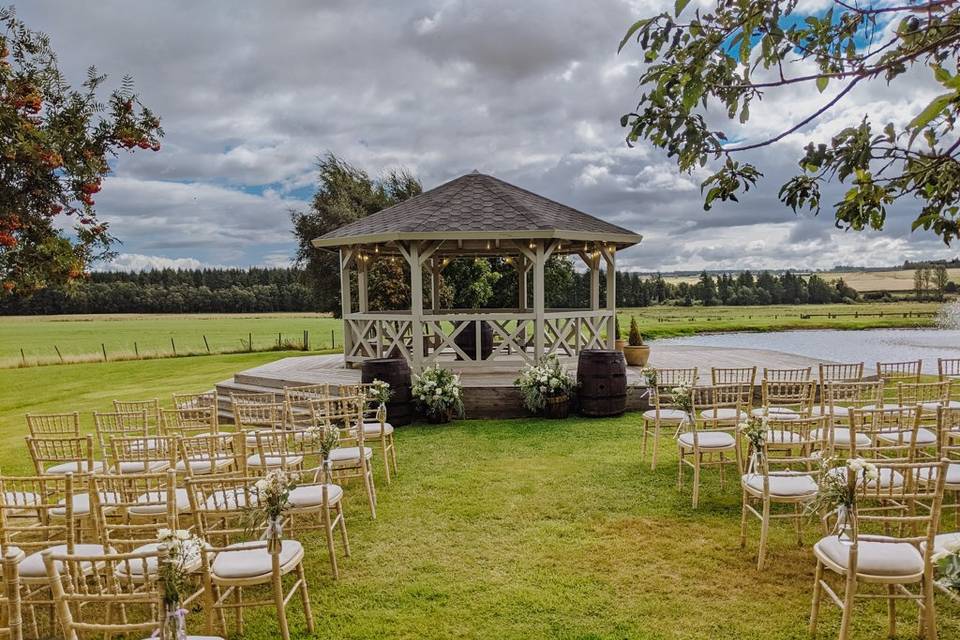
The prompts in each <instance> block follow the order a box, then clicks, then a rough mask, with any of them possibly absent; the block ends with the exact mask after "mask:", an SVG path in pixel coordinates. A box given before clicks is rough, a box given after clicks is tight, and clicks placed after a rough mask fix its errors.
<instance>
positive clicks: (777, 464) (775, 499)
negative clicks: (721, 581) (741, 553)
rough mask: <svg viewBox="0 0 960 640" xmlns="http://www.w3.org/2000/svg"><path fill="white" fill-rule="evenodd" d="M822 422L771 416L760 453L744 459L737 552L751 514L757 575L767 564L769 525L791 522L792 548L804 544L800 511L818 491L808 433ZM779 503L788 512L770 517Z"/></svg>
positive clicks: (812, 439) (812, 441) (816, 463)
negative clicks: (756, 524)
mask: <svg viewBox="0 0 960 640" xmlns="http://www.w3.org/2000/svg"><path fill="white" fill-rule="evenodd" d="M825 421H826V418H823V417H820V418H808V417H804V418H799V417H798V418H792V419H782V418H778V417H771V418H769V421H768V431H767V434H766V436H765V438H764V442H763V443H762V445H761V450H760V451H759V452H752V453H754V454H757V453H759V455H751V456H748V460H749V463H750V466H748V468H747V471H746V473H744V474H743V475H742V476H741V477H740V487H741V490H742V497H741V501H742V502H741V510H740V548H741V549H743V548H745V547H746V545H747V520H748V516H749V515H750V514H752V515H754V516H755V517H756V518H758V519H759V520H760V545H759V547H758V550H757V570H758V571H762V570H763V567H764V564H765V561H766V554H767V538H768V537H769V531H770V522H771V521H772V520H793V522H794V525H795V527H796V532H797V544H798V545H802V544H803V537H802V532H803V519H804V516H805V513H804V510H805V509H804V506H805V505H806V504H807V503H809V502H810V501H811V500H812V499H813V498H814V497H816V495H817V491H818V490H819V484H818V483H819V475H820V467H819V459H817V458H814V457H813V452H814V450H815V448H816V445H817V439H816V438H815V437H814V436H813V435H812V433H813V431H814V430H816V429H822V428H823V425H824V422H825ZM755 503H756V506H754V505H755ZM778 504H783V505H789V507H790V511H786V512H782V513H774V512H773V507H774V506H775V505H778Z"/></svg>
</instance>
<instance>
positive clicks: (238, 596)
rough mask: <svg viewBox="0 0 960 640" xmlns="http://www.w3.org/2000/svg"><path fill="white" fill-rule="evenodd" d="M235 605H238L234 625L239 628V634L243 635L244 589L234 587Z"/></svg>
mask: <svg viewBox="0 0 960 640" xmlns="http://www.w3.org/2000/svg"><path fill="white" fill-rule="evenodd" d="M233 603H234V604H235V605H237V608H236V613H235V614H234V616H233V618H234V623H235V624H236V627H237V634H238V635H241V636H242V635H243V587H234V588H233Z"/></svg>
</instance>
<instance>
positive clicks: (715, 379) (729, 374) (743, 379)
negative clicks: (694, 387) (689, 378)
mask: <svg viewBox="0 0 960 640" xmlns="http://www.w3.org/2000/svg"><path fill="white" fill-rule="evenodd" d="M756 380H757V368H756V367H710V382H711V384H715V385H716V384H749V385H750V386H751V387H752V386H754V384H756ZM692 384H696V381H694V382H693V383H692Z"/></svg>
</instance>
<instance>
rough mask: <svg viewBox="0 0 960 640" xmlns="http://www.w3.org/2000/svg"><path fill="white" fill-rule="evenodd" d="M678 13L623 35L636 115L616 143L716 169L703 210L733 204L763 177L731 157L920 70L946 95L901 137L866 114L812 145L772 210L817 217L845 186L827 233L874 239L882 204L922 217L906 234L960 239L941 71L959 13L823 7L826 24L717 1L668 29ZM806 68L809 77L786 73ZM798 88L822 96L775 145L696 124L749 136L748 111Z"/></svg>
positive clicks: (945, 7)
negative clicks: (645, 146) (642, 143)
mask: <svg viewBox="0 0 960 640" xmlns="http://www.w3.org/2000/svg"><path fill="white" fill-rule="evenodd" d="M686 5H687V2H686V1H685V0H678V1H677V2H676V4H675V7H674V13H673V14H671V13H669V12H662V13H660V14H658V15H654V16H650V17H646V18H643V19H642V20H639V21H637V22H635V23H634V24H633V25H631V26H630V28H629V29H628V30H627V33H626V35H625V36H624V38H623V40H622V41H621V43H620V49H621V50H623V48H624V47H626V46H627V44H628V43H629V42H630V41H631V40H636V42H637V43H638V45H639V47H640V50H641V52H642V56H643V62H644V63H645V67H644V70H643V72H642V74H641V76H640V86H641V89H642V92H643V93H642V95H641V98H640V102H639V104H638V106H637V109H636V111H633V112H630V113H627V114H625V115H624V116H623V117H622V118H621V125H622V126H623V127H625V128H626V129H627V136H626V138H627V143H628V144H630V145H633V144H634V143H636V142H637V141H639V140H641V139H643V140H646V141H647V142H649V143H651V144H652V145H654V146H655V147H658V148H661V149H663V150H664V151H665V152H666V153H667V155H668V156H669V157H670V158H673V159H674V161H675V162H676V163H677V166H678V167H679V169H680V170H681V171H684V172H693V171H699V170H700V169H701V168H702V167H706V166H707V165H708V164H711V163H714V162H718V161H722V162H721V164H720V166H719V167H718V168H715V169H714V170H713V173H712V174H711V175H709V176H708V177H707V178H706V179H705V180H703V182H702V185H701V189H702V191H703V193H704V209H707V210H709V209H710V208H711V206H713V204H714V202H715V201H717V200H719V201H721V202H723V201H728V200H729V201H733V202H736V201H737V198H738V195H739V194H741V193H743V192H746V191H749V189H750V188H751V187H752V186H753V185H754V184H756V182H757V181H758V180H759V179H760V178H761V177H762V173H761V171H760V169H759V168H757V167H756V166H754V165H753V164H752V163H750V162H743V161H740V160H737V159H736V158H737V156H739V155H740V154H742V153H745V152H749V151H751V150H753V149H758V148H761V147H765V146H768V145H773V144H775V143H777V142H779V141H780V140H782V139H783V138H786V137H787V136H789V135H790V134H793V133H796V132H799V131H802V130H803V129H804V128H805V127H806V126H808V125H811V124H814V123H815V122H816V121H818V120H819V119H820V118H821V117H829V115H826V114H829V112H830V111H831V110H832V109H833V108H834V107H836V106H837V105H839V104H841V103H842V102H843V100H844V98H845V96H847V94H848V93H849V92H850V91H851V90H852V89H853V88H854V87H855V86H856V85H858V84H860V83H874V84H880V83H884V85H886V86H888V87H889V88H887V89H886V90H887V91H902V90H903V89H910V88H911V87H910V85H909V84H907V85H906V86H904V87H902V88H900V87H895V86H894V85H893V83H894V81H895V80H897V79H898V78H900V76H904V75H905V74H907V73H908V72H909V71H911V70H912V69H914V68H915V67H921V68H922V67H927V68H928V72H929V73H930V74H931V76H932V79H933V80H934V81H935V82H937V83H939V84H940V85H941V86H942V87H943V89H944V91H943V92H942V93H940V94H939V95H937V96H936V97H935V98H934V99H933V100H931V101H930V103H929V104H927V105H926V106H925V107H924V108H923V109H922V110H920V112H919V113H917V114H915V115H914V117H913V118H912V120H910V122H909V123H908V124H907V125H906V126H899V127H898V126H896V125H894V124H893V123H886V124H885V125H883V124H878V123H874V122H872V121H871V119H870V116H869V114H868V115H865V116H864V118H863V120H862V121H861V122H860V124H859V125H857V126H853V127H848V128H846V129H844V130H843V131H841V132H839V133H838V134H836V135H835V136H833V137H832V138H831V139H830V140H829V141H811V142H810V143H809V144H808V145H807V146H806V148H805V153H804V155H803V156H802V157H801V158H799V159H798V164H799V168H800V172H799V173H798V174H797V175H795V176H793V177H791V178H789V179H788V180H787V181H786V182H785V183H784V184H783V185H782V187H781V188H780V191H779V198H780V200H781V201H782V202H783V203H784V204H785V205H787V206H788V207H790V208H791V209H792V210H793V211H795V212H796V211H798V210H801V209H806V210H809V211H813V212H815V213H819V211H820V207H821V201H820V193H821V187H822V185H823V184H825V183H827V182H830V181H832V180H837V181H838V182H840V183H842V184H847V185H849V188H848V189H847V191H846V193H845V194H844V196H843V199H842V200H840V202H837V203H836V204H835V206H834V215H835V217H836V224H837V226H838V227H841V228H848V229H854V230H858V231H859V230H863V229H868V228H870V229H881V228H883V226H884V223H885V221H886V214H887V210H888V208H889V207H890V206H891V205H892V204H893V203H894V202H896V201H898V200H900V199H904V198H914V199H916V200H917V201H919V206H920V213H919V215H918V216H917V218H916V219H915V220H914V222H913V228H914V229H918V228H923V229H928V230H932V231H933V232H934V233H935V234H937V235H939V236H940V237H941V238H942V239H943V241H944V242H945V243H947V244H949V243H950V242H951V240H953V239H954V238H956V237H958V235H960V205H958V204H957V202H958V201H960V156H958V153H960V141H957V140H956V137H957V136H956V133H955V131H954V127H955V125H956V121H957V116H958V112H960V76H958V75H956V74H955V73H954V72H953V71H951V69H950V68H947V67H948V66H950V67H955V62H956V58H957V54H958V53H960V7H957V5H956V4H954V3H945V2H940V1H937V0H921V1H920V2H918V3H903V4H900V5H896V6H886V5H883V6H881V5H877V4H875V3H866V4H855V3H846V2H841V1H840V0H833V2H832V4H831V6H830V7H829V8H828V9H827V10H826V11H822V10H821V8H820V7H811V8H809V9H805V10H804V12H802V13H798V12H797V11H796V9H797V2H796V0H790V1H788V2H768V1H767V0H742V1H740V2H718V3H717V4H716V5H715V6H714V8H713V9H712V10H710V11H703V10H697V11H696V12H693V14H692V15H690V12H687V14H686V15H685V18H684V20H680V19H679V17H680V14H681V13H682V12H684V9H685V8H686ZM889 23H892V24H894V25H896V29H895V31H894V32H893V33H892V34H891V33H890V32H889V31H888V30H887V29H885V26H886V25H887V24H889ZM798 62H802V63H804V64H803V65H799V64H797V63H798ZM810 65H813V66H814V68H815V72H813V73H810V74H807V75H800V74H798V73H792V72H791V70H792V69H796V68H806V67H809V66H810ZM954 71H955V69H954ZM901 80H902V79H901ZM804 84H808V85H809V86H810V87H811V89H816V91H817V92H818V93H820V94H824V100H823V104H822V106H821V107H820V108H818V109H817V110H816V111H815V112H814V113H813V114H811V115H809V116H807V117H805V118H803V119H801V120H799V121H798V122H796V123H795V124H793V125H792V126H790V127H789V128H787V129H785V130H784V131H782V132H780V133H778V134H776V135H773V136H770V137H768V138H761V139H758V140H754V141H750V140H747V141H743V142H741V141H739V140H738V141H737V142H731V141H730V138H732V137H734V136H733V135H731V136H728V135H727V133H726V132H724V131H723V130H722V129H719V128H714V127H713V126H711V124H710V123H708V121H707V118H706V115H707V113H708V112H709V113H712V114H715V113H717V112H723V113H725V114H726V116H727V118H728V119H729V120H735V121H737V122H738V123H739V124H740V125H745V124H748V123H749V121H750V106H751V104H752V103H753V101H754V100H759V99H762V98H763V97H765V96H766V95H767V94H768V92H773V91H776V90H778V89H782V88H785V87H791V86H793V85H804ZM832 88H834V89H835V90H834V91H830V90H831V89H832ZM876 90H877V91H883V90H884V89H883V88H882V87H878V88H877V89H876ZM712 122H713V120H711V123H712ZM735 126H736V125H735ZM743 137H744V136H743V135H742V134H740V132H737V134H736V138H738V139H740V138H743Z"/></svg>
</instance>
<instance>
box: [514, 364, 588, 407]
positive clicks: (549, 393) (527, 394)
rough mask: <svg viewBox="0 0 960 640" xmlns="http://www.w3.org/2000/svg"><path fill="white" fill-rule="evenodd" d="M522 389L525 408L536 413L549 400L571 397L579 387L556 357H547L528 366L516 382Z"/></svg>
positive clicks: (521, 393)
mask: <svg viewBox="0 0 960 640" xmlns="http://www.w3.org/2000/svg"><path fill="white" fill-rule="evenodd" d="M514 384H515V385H517V386H518V387H520V395H521V397H522V398H523V404H524V406H525V407H526V408H527V409H529V410H530V411H532V412H533V413H536V412H537V411H541V410H542V409H543V408H544V406H545V405H546V403H547V398H557V397H562V396H569V395H570V392H571V391H572V390H573V389H574V388H575V387H576V386H577V383H576V381H575V380H574V379H573V378H572V377H570V374H569V373H567V371H566V369H564V368H563V365H561V364H560V360H559V359H558V358H557V357H556V356H547V357H546V358H544V359H543V360H541V361H540V363H539V364H537V365H535V366H534V365H527V366H526V367H525V368H524V369H523V371H521V372H520V377H519V378H517V379H516V380H515V381H514Z"/></svg>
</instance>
